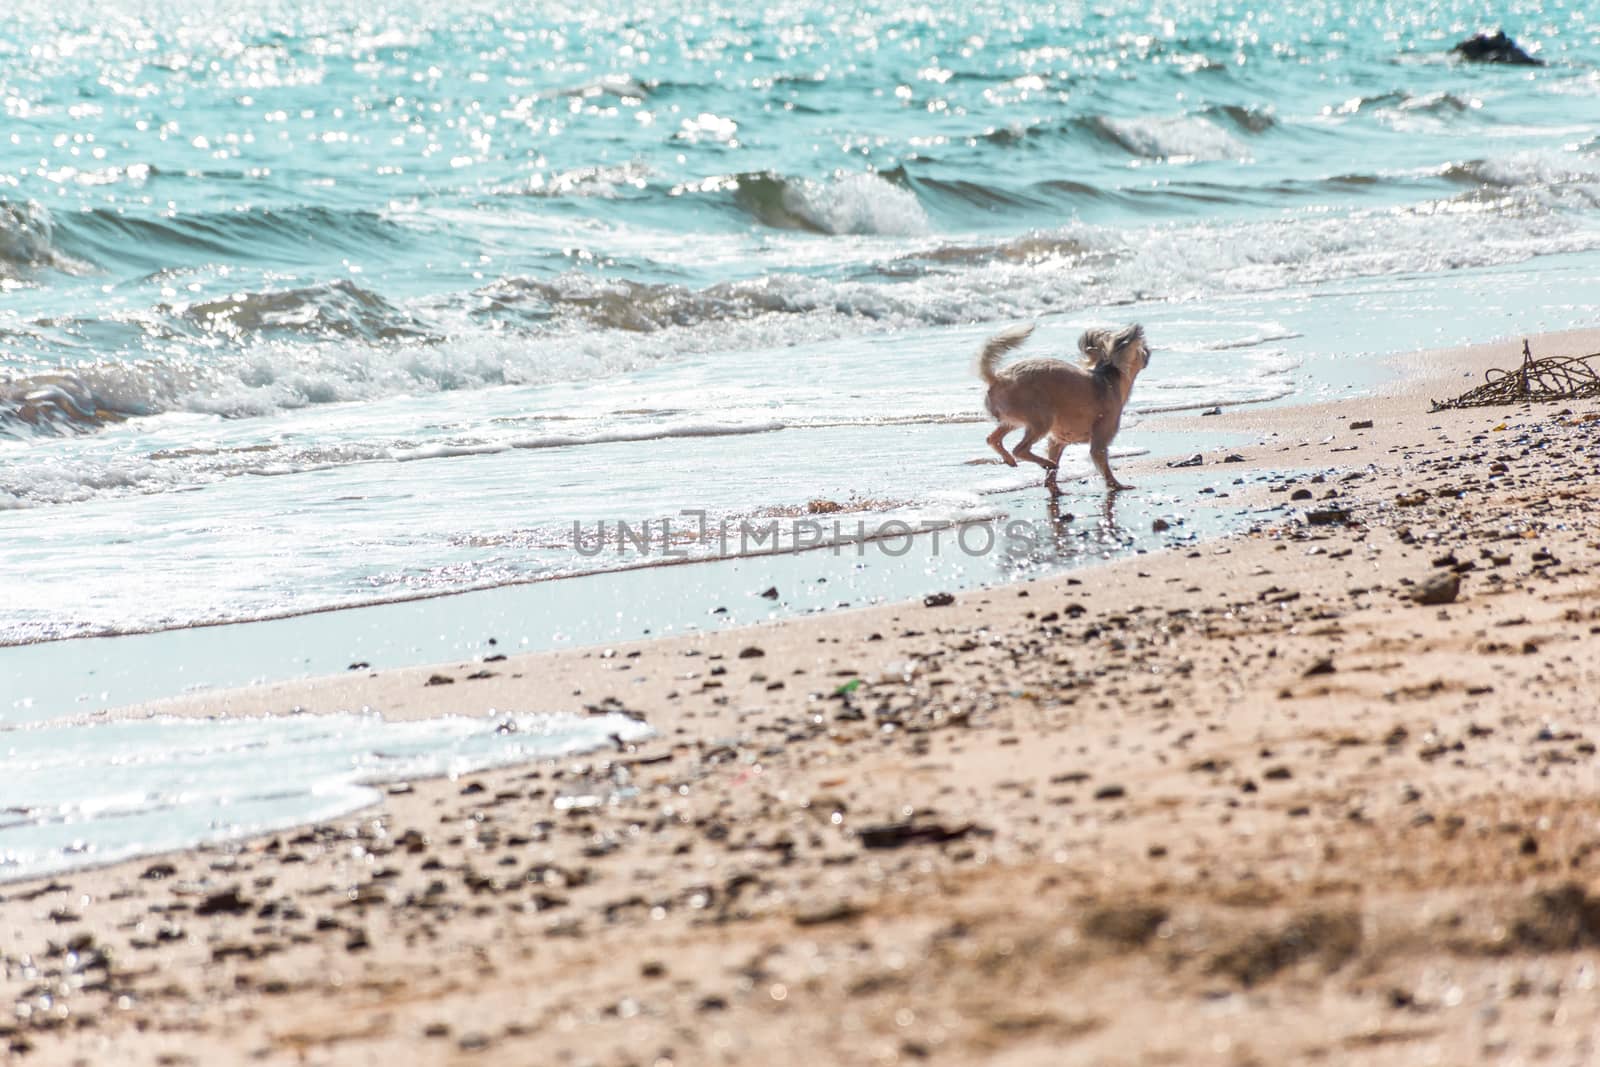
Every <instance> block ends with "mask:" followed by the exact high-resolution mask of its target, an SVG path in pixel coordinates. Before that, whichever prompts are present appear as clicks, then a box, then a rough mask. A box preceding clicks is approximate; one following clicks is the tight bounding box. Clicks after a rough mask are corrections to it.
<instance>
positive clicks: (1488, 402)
mask: <svg viewBox="0 0 1600 1067" xmlns="http://www.w3.org/2000/svg"><path fill="white" fill-rule="evenodd" d="M1597 361H1600V352H1597V353H1595V354H1593V355H1588V356H1547V357H1545V358H1544V359H1534V358H1533V353H1532V352H1531V351H1529V350H1528V342H1527V341H1523V342H1522V366H1521V367H1518V368H1517V369H1516V370H1514V371H1509V370H1501V369H1499V368H1498V367H1496V368H1495V369H1493V370H1491V371H1489V372H1488V373H1487V374H1485V375H1484V383H1483V384H1482V385H1480V386H1478V387H1477V388H1476V389H1468V390H1467V391H1466V392H1464V393H1462V394H1461V395H1460V396H1458V397H1456V398H1455V399H1454V400H1435V401H1434V402H1433V410H1434V411H1443V410H1444V409H1445V408H1477V407H1491V406H1494V405H1497V404H1523V403H1527V402H1530V401H1546V400H1586V399H1589V398H1592V397H1600V367H1597V366H1596V363H1597Z"/></svg>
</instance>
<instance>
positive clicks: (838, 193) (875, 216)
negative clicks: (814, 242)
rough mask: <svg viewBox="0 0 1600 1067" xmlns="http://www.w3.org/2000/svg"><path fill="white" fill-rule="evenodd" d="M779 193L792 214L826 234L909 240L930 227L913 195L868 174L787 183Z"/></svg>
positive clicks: (924, 210) (925, 213)
mask: <svg viewBox="0 0 1600 1067" xmlns="http://www.w3.org/2000/svg"><path fill="white" fill-rule="evenodd" d="M783 195H784V205H785V206H786V207H787V208H788V209H789V210H790V211H792V212H793V213H794V214H796V215H798V216H800V217H802V218H804V219H806V220H808V221H809V222H811V223H812V224H813V225H814V226H815V227H816V228H817V229H819V230H821V231H822V232H824V233H831V234H881V235H888V236H900V237H910V236H917V235H920V234H925V233H927V232H929V230H930V229H931V224H930V223H929V221H928V213H927V211H926V209H924V208H923V206H922V204H921V203H920V202H919V201H918V200H917V196H916V194H915V193H913V192H912V191H911V190H909V189H903V188H901V187H900V186H898V185H894V184H892V183H891V182H888V181H885V180H884V179H883V178H880V177H879V176H878V175H876V174H872V173H866V172H858V173H843V174H838V175H835V176H834V178H833V179H832V180H831V181H828V182H814V181H790V183H789V184H788V186H787V187H786V188H785V190H784V194H783Z"/></svg>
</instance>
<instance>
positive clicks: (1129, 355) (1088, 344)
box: [1078, 323, 1150, 377]
mask: <svg viewBox="0 0 1600 1067" xmlns="http://www.w3.org/2000/svg"><path fill="white" fill-rule="evenodd" d="M1078 351H1079V352H1082V353H1083V359H1084V362H1085V363H1087V364H1088V365H1089V366H1090V367H1091V368H1099V367H1101V366H1104V365H1107V364H1109V365H1110V366H1112V367H1115V368H1116V369H1117V370H1118V371H1119V372H1121V373H1123V374H1126V375H1128V376H1129V377H1132V376H1134V375H1136V374H1138V373H1139V372H1140V371H1142V370H1144V369H1145V368H1146V367H1148V366H1149V365H1150V346H1149V344H1147V343H1146V342H1145V339H1144V327H1143V326H1141V325H1139V324H1138V323H1134V324H1133V325H1132V326H1124V327H1123V328H1122V329H1120V330H1085V331H1084V333H1083V336H1082V337H1080V338H1078Z"/></svg>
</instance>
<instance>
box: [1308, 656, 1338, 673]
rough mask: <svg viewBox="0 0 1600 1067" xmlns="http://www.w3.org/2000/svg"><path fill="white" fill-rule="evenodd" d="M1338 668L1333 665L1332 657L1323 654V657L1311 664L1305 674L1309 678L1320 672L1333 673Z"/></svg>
mask: <svg viewBox="0 0 1600 1067" xmlns="http://www.w3.org/2000/svg"><path fill="white" fill-rule="evenodd" d="M1337 669H1338V668H1336V667H1335V666H1334V665H1333V659H1332V657H1330V656H1323V657H1322V658H1321V659H1319V660H1317V661H1316V662H1315V663H1313V664H1312V665H1311V666H1309V667H1307V668H1306V673H1305V676H1306V677H1307V678H1314V677H1316V676H1317V675H1319V674H1332V673H1333V672H1334V671H1335V670H1337Z"/></svg>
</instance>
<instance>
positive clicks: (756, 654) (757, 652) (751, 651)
mask: <svg viewBox="0 0 1600 1067" xmlns="http://www.w3.org/2000/svg"><path fill="white" fill-rule="evenodd" d="M766 654H767V653H766V650H765V649H762V648H757V647H756V646H755V645H746V646H745V647H744V648H741V649H740V650H739V658H740V659H760V658H761V657H762V656H765V655H766Z"/></svg>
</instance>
